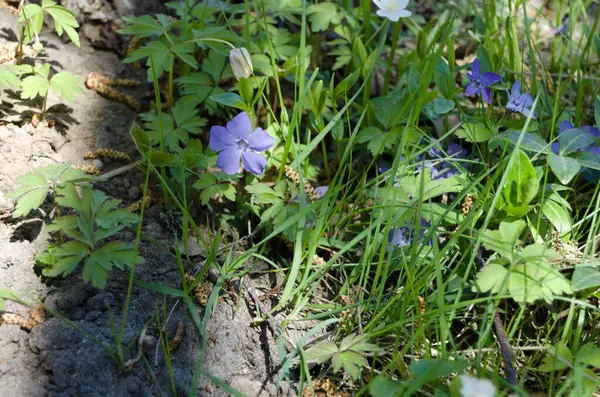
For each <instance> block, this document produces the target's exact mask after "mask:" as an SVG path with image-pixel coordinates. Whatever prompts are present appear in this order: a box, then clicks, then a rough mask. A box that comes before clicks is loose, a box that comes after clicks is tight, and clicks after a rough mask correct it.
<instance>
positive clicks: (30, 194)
mask: <svg viewBox="0 0 600 397" xmlns="http://www.w3.org/2000/svg"><path fill="white" fill-rule="evenodd" d="M17 183H19V184H20V185H21V187H19V188H18V189H17V190H15V191H14V192H11V193H8V194H7V195H6V197H7V198H10V199H16V200H17V205H16V207H15V211H14V212H13V216H14V217H20V216H27V215H28V214H29V213H30V212H31V210H33V209H35V208H39V207H40V206H41V205H42V204H43V203H44V201H45V200H46V197H47V196H48V192H49V190H50V186H49V185H48V181H47V180H46V178H44V176H43V175H42V174H41V173H40V172H39V171H38V170H34V171H31V172H28V173H27V174H25V175H21V176H19V177H17Z"/></svg>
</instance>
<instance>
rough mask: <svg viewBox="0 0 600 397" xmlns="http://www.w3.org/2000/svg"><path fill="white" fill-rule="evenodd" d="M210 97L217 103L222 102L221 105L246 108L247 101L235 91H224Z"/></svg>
mask: <svg viewBox="0 0 600 397" xmlns="http://www.w3.org/2000/svg"><path fill="white" fill-rule="evenodd" d="M210 99H212V100H213V101H215V102H217V103H220V104H221V105H225V106H229V107H233V108H238V109H242V110H245V109H246V103H245V102H244V100H243V99H242V97H241V96H239V95H238V94H236V93H233V92H223V93H221V94H216V95H211V96H210Z"/></svg>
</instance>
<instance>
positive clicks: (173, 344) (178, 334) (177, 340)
mask: <svg viewBox="0 0 600 397" xmlns="http://www.w3.org/2000/svg"><path fill="white" fill-rule="evenodd" d="M183 330H184V325H183V321H180V322H179V323H178V324H177V330H176V331H175V336H174V337H173V339H171V341H170V342H169V351H170V352H172V351H174V350H177V348H178V347H179V345H181V339H183Z"/></svg>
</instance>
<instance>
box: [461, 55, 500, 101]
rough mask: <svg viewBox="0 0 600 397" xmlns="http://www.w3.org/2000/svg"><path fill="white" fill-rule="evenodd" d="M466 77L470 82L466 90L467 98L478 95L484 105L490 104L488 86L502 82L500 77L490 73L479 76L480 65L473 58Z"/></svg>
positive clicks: (490, 94) (490, 96) (490, 93)
mask: <svg viewBox="0 0 600 397" xmlns="http://www.w3.org/2000/svg"><path fill="white" fill-rule="evenodd" d="M467 77H468V78H469V81H470V83H469V85H467V89H466V91H467V96H473V95H478V96H479V97H481V98H483V100H484V101H485V102H486V103H489V104H491V103H492V90H491V89H490V86H491V85H494V84H496V83H498V82H500V81H502V77H500V76H499V75H497V74H496V73H492V72H485V73H484V74H481V64H480V63H479V59H477V58H475V60H474V61H473V64H472V65H471V73H469V72H467Z"/></svg>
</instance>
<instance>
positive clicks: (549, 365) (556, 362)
mask: <svg viewBox="0 0 600 397" xmlns="http://www.w3.org/2000/svg"><path fill="white" fill-rule="evenodd" d="M549 350H550V351H551V353H550V355H548V356H546V357H545V358H544V361H543V363H542V365H540V366H539V367H538V369H539V370H540V371H542V372H554V371H559V370H561V369H565V368H569V367H570V366H571V365H572V363H573V354H572V353H571V350H569V348H568V347H566V346H565V345H563V344H558V345H556V346H555V347H554V348H550V349H549Z"/></svg>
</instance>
